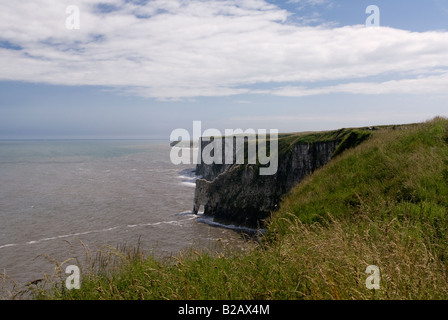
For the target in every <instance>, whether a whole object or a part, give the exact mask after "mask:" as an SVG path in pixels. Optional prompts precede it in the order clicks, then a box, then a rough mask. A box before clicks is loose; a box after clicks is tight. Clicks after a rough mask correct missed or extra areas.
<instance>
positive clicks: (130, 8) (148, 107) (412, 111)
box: [0, 0, 448, 139]
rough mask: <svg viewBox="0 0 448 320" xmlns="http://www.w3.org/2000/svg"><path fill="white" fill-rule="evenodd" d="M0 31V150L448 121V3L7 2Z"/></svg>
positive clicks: (243, 0)
mask: <svg viewBox="0 0 448 320" xmlns="http://www.w3.org/2000/svg"><path fill="white" fill-rule="evenodd" d="M70 5H75V6H77V7H78V8H79V12H80V18H79V23H80V29H74V30H68V29H67V27H66V20H67V18H69V17H70V14H67V13H66V8H67V7H68V6H70ZM369 5H377V6H378V8H379V9H380V18H381V20H380V21H381V27H379V28H367V27H366V26H365V21H366V19H367V17H368V16H369V14H366V13H365V11H366V8H367V6H369ZM0 30H2V32H1V33H0V139H11V138H12V139H17V138H18V139H20V138H22V139H26V138H56V139H58V138H161V139H168V138H169V135H170V133H171V131H173V130H174V129H176V128H185V129H187V130H192V122H193V121H194V120H201V121H202V128H203V129H206V128H217V129H220V130H222V131H224V129H225V128H229V129H236V128H242V129H248V128H253V129H279V130H280V132H292V131H309V130H328V129H337V128H342V127H356V126H366V125H380V124H392V123H393V124H395V123H410V122H420V121H425V120H427V119H430V118H432V117H434V116H437V115H442V116H448V108H447V103H446V101H448V100H447V98H448V91H447V90H446V89H447V88H448V0H429V1H417V0H406V1H404V0H393V1H392V0H377V1H375V0H373V1H371V0H369V1H364V0H359V1H358V0H357V1H354V0H344V1H333V0H286V1H277V0H269V1H264V0H240V1H236V0H229V1H224V0H217V1H201V0H190V1H187V0H165V1H161V0H153V1H132V0H127V1H126V0H105V1H91V0H89V1H88V0H67V1H66V0H61V1H56V0H37V1H29V0H23V1H10V2H9V3H8V2H5V1H4V2H2V3H1V4H0Z"/></svg>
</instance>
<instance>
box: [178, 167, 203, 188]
mask: <svg viewBox="0 0 448 320" xmlns="http://www.w3.org/2000/svg"><path fill="white" fill-rule="evenodd" d="M179 178H180V179H182V184H184V185H186V186H188V187H196V180H197V179H200V178H201V176H197V175H196V169H195V168H189V169H185V170H182V171H180V172H179Z"/></svg>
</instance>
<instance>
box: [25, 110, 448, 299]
mask: <svg viewBox="0 0 448 320" xmlns="http://www.w3.org/2000/svg"><path fill="white" fill-rule="evenodd" d="M400 128H401V129H400V130H396V128H395V130H394V129H393V127H384V128H382V129H381V130H372V131H369V132H370V133H371V135H370V138H369V139H367V140H365V141H364V142H362V143H361V144H359V145H358V146H356V147H354V148H349V149H346V150H345V151H343V152H340V153H339V155H337V156H335V158H334V159H333V160H332V161H330V162H329V163H328V164H327V165H325V166H323V167H322V168H321V169H319V170H317V171H315V172H314V173H313V174H312V175H310V176H309V177H307V178H306V179H305V180H303V181H302V182H301V183H299V185H298V186H297V187H295V188H294V189H293V190H292V191H291V192H290V193H289V194H288V195H287V196H286V197H285V199H284V200H283V201H282V203H281V205H280V209H279V210H278V211H276V212H275V213H273V215H272V217H271V218H270V221H269V223H268V227H267V231H266V233H265V235H263V236H262V237H261V240H260V242H258V243H256V244H254V246H253V248H251V249H250V250H249V249H248V250H247V251H246V252H234V251H229V252H227V253H220V254H213V253H207V252H202V251H197V250H195V249H191V250H190V251H187V252H183V253H181V254H180V255H179V256H177V257H172V258H169V259H166V260H163V259H156V258H155V257H153V256H147V255H144V254H141V253H140V252H138V251H135V250H134V251H125V252H123V251H120V252H117V253H116V254H115V255H114V257H118V259H119V260H120V263H119V264H118V265H117V264H114V266H117V267H114V268H113V269H110V268H107V267H104V268H100V269H99V270H98V269H97V270H95V271H92V270H90V269H89V268H87V269H84V270H82V274H83V281H82V287H81V289H80V290H72V291H68V290H66V289H65V288H64V286H63V281H62V280H63V279H62V280H61V281H60V282H58V281H54V282H52V285H51V286H50V288H46V289H44V288H41V287H37V286H30V288H28V289H27V290H28V291H31V292H32V296H33V297H34V298H35V299H187V300H188V299H248V300H251V299H348V300H351V299H448V286H447V285H446V284H447V283H448V268H447V266H448V243H447V239H448V238H447V237H448V120H447V119H443V118H436V119H434V120H432V121H428V122H425V123H420V124H416V125H412V126H403V127H400ZM361 131H362V132H363V131H364V130H361ZM332 134H335V133H334V132H333V133H329V136H331V135H332ZM346 137H347V136H346ZM284 138H287V139H290V140H288V141H290V142H291V143H293V142H294V141H296V140H295V139H299V138H298V137H295V136H294V135H291V136H289V137H284ZM329 138H330V137H329ZM102 261H103V260H102ZM369 265H376V266H378V267H379V269H380V272H381V279H380V280H381V281H380V289H379V290H369V289H367V288H366V278H367V274H366V268H367V266H369Z"/></svg>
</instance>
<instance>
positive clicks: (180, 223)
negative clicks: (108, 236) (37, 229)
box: [0, 211, 197, 249]
mask: <svg viewBox="0 0 448 320" xmlns="http://www.w3.org/2000/svg"><path fill="white" fill-rule="evenodd" d="M187 214H188V215H189V216H188V218H186V219H182V220H167V221H158V222H149V223H139V224H128V225H126V226H116V227H110V228H104V229H97V230H90V231H84V232H76V233H69V234H64V235H59V236H53V237H46V238H41V239H38V240H31V241H27V242H25V243H22V244H18V243H9V244H5V245H0V249H3V248H9V247H14V246H19V245H33V244H38V243H41V242H46V241H52V240H60V239H65V238H72V237H78V236H83V235H88V234H93V233H104V232H109V231H113V230H117V229H126V228H137V227H150V226H159V225H175V226H182V225H183V224H184V223H185V222H188V221H190V220H193V219H196V218H197V216H196V215H193V213H192V212H191V211H189V212H184V213H182V215H185V216H187ZM177 215H179V214H175V216H177Z"/></svg>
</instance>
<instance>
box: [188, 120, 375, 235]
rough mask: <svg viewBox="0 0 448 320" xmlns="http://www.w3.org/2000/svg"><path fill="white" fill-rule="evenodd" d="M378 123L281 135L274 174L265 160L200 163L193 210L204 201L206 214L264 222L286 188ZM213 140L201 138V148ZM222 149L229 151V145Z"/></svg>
mask: <svg viewBox="0 0 448 320" xmlns="http://www.w3.org/2000/svg"><path fill="white" fill-rule="evenodd" d="M373 129H375V128H358V129H340V130H335V131H326V132H317V133H316V132H312V133H295V134H283V135H280V136H279V137H278V169H277V172H276V173H275V174H273V175H260V174H259V170H260V165H259V164H247V163H245V164H216V163H213V164H205V163H200V164H198V165H197V167H196V174H197V175H198V176H201V178H199V179H197V180H196V190H195V197H194V207H193V212H194V213H198V211H199V210H200V208H201V206H203V209H204V215H206V216H213V217H214V220H215V221H218V222H220V223H232V224H237V225H243V226H247V227H253V228H256V227H263V225H264V221H265V220H266V218H268V217H269V216H270V213H271V212H272V211H275V210H276V209H277V208H278V204H279V203H280V201H281V199H282V197H283V196H284V195H285V194H286V193H288V192H289V191H290V190H291V189H292V188H293V187H294V186H295V185H297V184H298V183H299V182H300V181H301V180H303V179H304V178H305V177H306V176H307V175H309V174H311V173H312V172H313V171H314V170H316V169H318V168H320V167H322V166H323V165H325V164H326V163H328V162H329V161H330V160H331V159H332V157H334V156H336V155H338V154H340V153H341V152H343V151H344V150H345V149H348V148H351V147H355V146H356V145H358V144H360V143H361V142H362V141H364V140H365V139H367V138H368V137H369V136H370V130H373ZM215 139H216V137H215ZM220 139H224V138H222V137H221V138H220ZM209 143H210V142H209V141H202V140H201V142H200V151H202V150H203V149H204V148H205V147H206V146H207V144H209ZM223 145H224V144H223ZM222 155H223V157H225V150H224V149H223V152H222Z"/></svg>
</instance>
